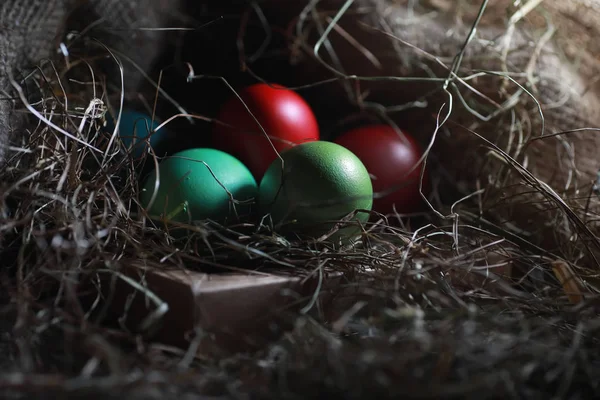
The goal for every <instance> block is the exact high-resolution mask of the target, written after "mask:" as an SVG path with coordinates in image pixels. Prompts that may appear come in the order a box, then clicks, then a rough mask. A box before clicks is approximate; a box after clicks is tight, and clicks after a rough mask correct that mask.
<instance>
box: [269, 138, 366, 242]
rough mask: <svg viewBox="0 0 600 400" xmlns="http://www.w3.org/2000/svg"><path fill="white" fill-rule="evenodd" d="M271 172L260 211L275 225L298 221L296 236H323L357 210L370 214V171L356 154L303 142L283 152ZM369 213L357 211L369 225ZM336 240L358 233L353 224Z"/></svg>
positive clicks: (336, 146) (321, 144)
mask: <svg viewBox="0 0 600 400" xmlns="http://www.w3.org/2000/svg"><path fill="white" fill-rule="evenodd" d="M281 157H282V158H283V160H284V164H283V168H282V163H281V160H280V159H277V160H275V161H274V162H273V163H272V164H271V166H270V167H269V168H268V169H267V172H266V173H265V175H264V177H263V179H262V181H261V182H260V187H259V204H260V208H261V212H263V213H265V214H266V213H268V214H270V216H271V218H272V220H273V222H274V223H275V224H278V223H280V222H293V224H291V225H290V226H291V229H292V230H293V231H294V232H295V233H302V232H310V235H311V236H318V235H321V234H323V233H326V232H327V231H329V230H330V229H331V228H332V227H333V226H334V225H335V224H336V223H337V222H339V221H340V219H342V218H344V217H346V216H348V215H349V214H350V213H351V212H353V211H355V210H367V211H368V210H370V209H371V205H372V202H373V198H372V196H373V188H372V185H371V180H370V178H369V174H368V172H367V169H366V168H365V166H364V165H363V163H362V162H361V161H360V160H359V159H358V157H356V156H355V155H354V154H353V153H352V152H351V151H349V150H347V149H345V148H344V147H342V146H340V145H338V144H335V143H331V142H324V141H315V142H309V143H303V144H300V145H297V146H295V147H292V148H290V149H288V150H286V151H284V152H283V153H281ZM368 218H369V214H368V213H365V212H358V213H357V214H356V219H357V220H358V221H362V222H365V221H366V220H368ZM344 229H345V231H342V232H339V235H338V234H336V235H334V237H333V238H338V237H342V236H345V235H349V234H350V232H352V233H356V232H358V230H359V229H360V227H359V226H356V225H355V226H348V227H347V228H344Z"/></svg>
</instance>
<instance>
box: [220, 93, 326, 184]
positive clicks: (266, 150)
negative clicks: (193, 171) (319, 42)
mask: <svg viewBox="0 0 600 400" xmlns="http://www.w3.org/2000/svg"><path fill="white" fill-rule="evenodd" d="M238 94H239V96H240V97H241V98H242V100H243V102H244V103H245V104H246V106H247V107H248V109H249V110H250V111H251V112H252V114H250V112H248V110H247V109H246V107H245V106H244V103H242V101H240V99H239V98H238V97H237V96H235V95H234V96H232V97H231V98H229V99H228V100H227V101H226V102H225V104H224V105H223V107H221V109H220V111H219V114H218V115H217V119H218V120H219V121H221V122H223V123H225V124H229V125H231V126H232V127H229V126H224V125H222V124H218V123H217V124H215V125H214V127H213V135H212V138H213V144H214V146H215V147H216V148H218V149H220V150H223V151H225V152H227V153H230V154H232V155H234V156H236V157H237V158H239V159H240V160H241V161H242V162H243V163H244V164H245V165H247V166H248V168H249V169H250V171H252V173H253V174H254V177H255V178H256V179H257V180H258V181H260V179H261V178H262V176H263V175H264V173H265V171H266V170H267V168H268V167H269V165H271V163H272V162H273V161H274V160H275V159H276V158H277V153H281V152H282V151H284V150H286V149H288V148H290V147H293V146H294V145H296V144H300V143H305V142H310V141H315V140H319V137H320V134H319V125H318V123H317V119H316V117H315V115H314V113H313V111H312V109H311V108H310V106H309V105H308V103H307V102H306V101H305V100H304V99H303V98H302V96H300V95H299V94H298V93H296V92H294V91H293V90H289V89H286V88H285V87H283V86H281V85H275V84H273V85H267V84H264V83H258V84H254V85H250V86H248V87H246V88H244V89H242V90H240V91H239V92H238ZM252 115H254V117H256V119H257V120H258V121H259V122H260V125H262V127H263V128H264V130H265V132H266V133H267V135H268V136H269V138H270V140H271V142H272V144H271V143H269V140H268V139H267V137H266V136H265V133H264V132H263V131H262V130H261V129H260V126H259V125H258V124H257V123H256V121H255V120H254V118H253V117H252ZM273 147H275V149H276V150H277V152H276V151H275V150H274V149H273Z"/></svg>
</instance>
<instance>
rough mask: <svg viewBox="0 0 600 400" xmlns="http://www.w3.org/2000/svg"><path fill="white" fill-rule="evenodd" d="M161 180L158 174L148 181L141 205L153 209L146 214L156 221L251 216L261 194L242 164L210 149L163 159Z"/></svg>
mask: <svg viewBox="0 0 600 400" xmlns="http://www.w3.org/2000/svg"><path fill="white" fill-rule="evenodd" d="M158 178H159V179H158V180H157V173H156V170H154V171H152V172H151V173H150V174H149V175H148V177H147V178H146V180H145V182H144V185H143V188H142V191H141V196H140V197H141V199H140V200H141V202H142V205H143V206H144V207H148V205H150V207H149V209H148V210H147V211H148V213H149V214H150V216H151V217H153V218H157V219H166V220H170V221H176V222H182V223H190V222H191V221H197V220H202V219H209V218H210V219H213V220H215V221H219V222H223V221H226V220H227V221H228V220H231V219H236V216H242V215H243V214H247V213H248V212H249V204H250V202H251V201H252V199H254V198H255V197H256V194H257V190H258V188H257V184H256V180H255V179H254V177H253V176H252V174H251V173H250V171H249V170H248V168H247V167H246V166H245V165H244V164H242V162H241V161H239V160H238V159H237V158H235V157H233V156H232V155H230V154H227V153H224V152H222V151H220V150H215V149H207V148H196V149H188V150H184V151H181V152H179V153H176V154H174V155H173V156H169V157H167V158H165V159H163V160H162V161H161V162H160V164H159V166H158ZM154 193H156V196H155V198H154V201H153V202H152V204H150V201H151V199H152V197H153V195H154ZM231 197H233V199H232V198H231ZM238 202H244V203H242V204H237V203H238Z"/></svg>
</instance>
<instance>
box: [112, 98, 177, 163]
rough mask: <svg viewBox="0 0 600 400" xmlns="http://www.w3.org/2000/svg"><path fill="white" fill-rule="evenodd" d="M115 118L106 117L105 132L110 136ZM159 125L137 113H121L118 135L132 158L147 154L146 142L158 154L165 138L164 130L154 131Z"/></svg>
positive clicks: (144, 115)
mask: <svg viewBox="0 0 600 400" xmlns="http://www.w3.org/2000/svg"><path fill="white" fill-rule="evenodd" d="M116 119H117V118H116V116H115V117H113V116H112V115H109V116H107V119H106V130H107V131H108V132H109V133H110V134H112V133H113V131H114V129H115V122H116ZM159 125H160V124H159V123H158V122H157V121H156V119H155V120H154V122H152V117H150V116H148V115H146V114H144V113H141V112H137V111H132V110H127V109H124V110H123V111H122V112H121V120H120V122H119V130H118V135H119V137H120V138H121V141H122V142H123V144H124V145H125V148H126V149H127V150H128V151H130V152H131V153H132V155H133V156H134V158H140V157H141V156H142V155H143V154H144V153H147V152H148V140H149V141H150V146H151V147H152V149H153V151H154V152H157V153H158V152H159V151H160V147H161V145H162V143H163V142H164V140H165V139H164V138H165V136H166V135H165V128H161V129H160V130H158V131H156V128H157V127H158V126H159Z"/></svg>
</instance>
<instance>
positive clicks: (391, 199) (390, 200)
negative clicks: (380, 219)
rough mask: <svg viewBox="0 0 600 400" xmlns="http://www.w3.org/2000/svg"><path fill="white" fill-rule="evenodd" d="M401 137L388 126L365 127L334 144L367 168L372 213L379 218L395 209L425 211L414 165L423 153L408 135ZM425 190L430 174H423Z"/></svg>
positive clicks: (419, 176)
mask: <svg viewBox="0 0 600 400" xmlns="http://www.w3.org/2000/svg"><path fill="white" fill-rule="evenodd" d="M402 134H403V136H400V135H399V133H398V131H396V130H395V129H394V128H393V127H392V126H389V125H384V124H378V125H366V126H362V127H359V128H355V129H352V130H350V131H348V132H346V133H344V134H342V135H341V136H339V137H338V138H337V139H335V140H334V142H335V143H337V144H339V145H341V146H344V147H345V148H347V149H349V150H350V151H352V152H353V153H354V154H356V156H357V157H358V158H360V160H361V161H362V162H363V163H364V165H365V166H366V167H367V170H368V171H369V173H370V175H371V176H372V183H373V191H374V200H373V210H374V211H377V212H380V213H382V214H390V213H393V212H394V209H395V210H396V211H397V212H399V213H412V212H417V211H419V210H420V209H423V208H424V202H423V199H422V197H421V194H420V193H419V185H420V182H421V169H422V164H421V165H417V163H418V162H419V159H420V158H421V157H422V155H423V149H422V148H421V146H420V145H419V144H418V143H417V142H416V141H415V139H414V138H413V137H411V136H410V135H409V134H408V133H406V132H402ZM411 169H412V171H411ZM428 188H429V174H428V171H427V170H425V174H424V176H423V191H424V193H425V192H426V191H427V190H428Z"/></svg>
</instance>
